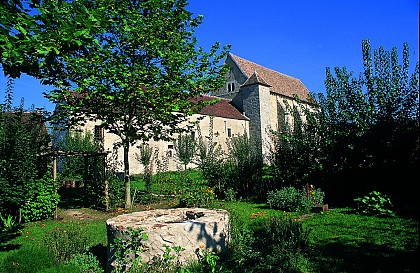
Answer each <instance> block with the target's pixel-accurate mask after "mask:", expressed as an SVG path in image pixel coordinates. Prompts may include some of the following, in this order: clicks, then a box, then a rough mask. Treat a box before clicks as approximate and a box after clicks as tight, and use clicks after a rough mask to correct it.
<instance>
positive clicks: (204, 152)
mask: <svg viewBox="0 0 420 273" xmlns="http://www.w3.org/2000/svg"><path fill="white" fill-rule="evenodd" d="M196 128H197V156H196V158H195V161H194V163H196V164H197V166H198V168H199V169H200V170H201V171H202V173H203V176H204V178H205V179H207V180H208V181H209V183H210V186H211V187H213V188H217V190H218V194H221V193H222V185H221V181H222V176H223V173H222V172H221V171H220V170H221V169H222V166H223V150H222V147H221V146H220V144H219V143H216V142H215V141H214V117H210V125H209V134H208V136H203V133H202V132H201V128H200V126H199V125H198V124H197V127H196Z"/></svg>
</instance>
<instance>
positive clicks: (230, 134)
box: [227, 128, 232, 137]
mask: <svg viewBox="0 0 420 273" xmlns="http://www.w3.org/2000/svg"><path fill="white" fill-rule="evenodd" d="M227 135H228V137H232V129H231V128H228V129H227Z"/></svg>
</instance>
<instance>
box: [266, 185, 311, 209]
mask: <svg viewBox="0 0 420 273" xmlns="http://www.w3.org/2000/svg"><path fill="white" fill-rule="evenodd" d="M267 204H268V205H269V206H270V207H271V208H275V209H279V210H284V211H289V212H297V211H306V212H307V211H309V209H310V207H309V203H308V202H307V198H306V193H305V192H304V191H302V190H299V189H296V188H295V187H284V188H281V189H279V190H275V191H269V192H268V194H267Z"/></svg>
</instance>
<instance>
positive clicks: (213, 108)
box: [192, 95, 248, 120]
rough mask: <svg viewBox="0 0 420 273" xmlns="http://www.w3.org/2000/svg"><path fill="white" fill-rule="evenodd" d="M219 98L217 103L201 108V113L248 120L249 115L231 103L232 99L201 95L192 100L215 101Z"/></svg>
mask: <svg viewBox="0 0 420 273" xmlns="http://www.w3.org/2000/svg"><path fill="white" fill-rule="evenodd" d="M213 100H217V102H216V103H214V104H211V105H208V106H205V107H203V108H202V109H201V111H200V114H202V115H207V116H215V117H222V118H229V119H237V120H248V118H247V117H245V116H244V115H242V114H241V112H240V111H239V110H238V109H236V108H235V107H234V106H233V105H232V104H231V103H230V100H227V99H221V98H218V97H213V96H208V95H201V96H199V97H195V98H194V99H193V100H192V101H213Z"/></svg>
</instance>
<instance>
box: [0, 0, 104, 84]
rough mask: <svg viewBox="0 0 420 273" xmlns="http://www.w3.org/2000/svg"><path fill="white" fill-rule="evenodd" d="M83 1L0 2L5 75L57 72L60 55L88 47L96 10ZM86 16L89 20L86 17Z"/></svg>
mask: <svg viewBox="0 0 420 273" xmlns="http://www.w3.org/2000/svg"><path fill="white" fill-rule="evenodd" d="M86 4H88V3H87V1H54V0H44V1H39V0H5V1H1V2H0V14H1V16H0V64H1V66H2V68H3V72H4V74H5V75H6V76H10V77H12V78H19V77H20V75H21V73H26V74H28V75H31V76H35V77H37V78H45V77H46V76H47V75H55V76H59V74H60V71H61V70H63V69H64V68H63V66H64V62H63V61H62V57H63V56H64V55H67V54H72V53H74V52H76V51H78V50H83V48H85V47H89V45H91V44H92V43H95V42H96V40H95V38H94V37H93V36H92V31H93V30H94V29H95V27H96V25H97V23H98V20H97V19H96V18H98V14H97V13H98V12H97V11H96V10H94V9H88V6H87V5H86ZM86 18H89V20H86Z"/></svg>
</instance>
